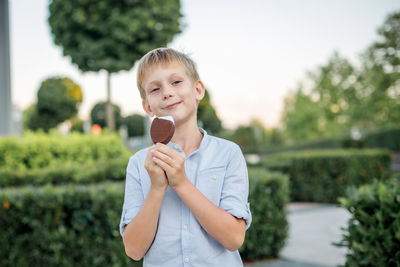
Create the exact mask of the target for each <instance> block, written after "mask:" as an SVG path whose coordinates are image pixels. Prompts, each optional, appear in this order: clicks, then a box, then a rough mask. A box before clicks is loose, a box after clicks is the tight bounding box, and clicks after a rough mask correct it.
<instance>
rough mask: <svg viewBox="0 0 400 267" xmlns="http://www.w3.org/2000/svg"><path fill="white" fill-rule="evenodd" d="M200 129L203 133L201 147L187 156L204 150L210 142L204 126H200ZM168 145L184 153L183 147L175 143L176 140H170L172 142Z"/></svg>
mask: <svg viewBox="0 0 400 267" xmlns="http://www.w3.org/2000/svg"><path fill="white" fill-rule="evenodd" d="M199 130H200V132H201V133H202V134H203V138H202V139H201V142H200V146H199V148H197V149H196V150H195V151H193V152H192V153H191V154H190V155H188V156H187V157H189V156H191V155H193V154H195V153H198V152H199V151H201V150H203V149H204V148H205V147H206V146H207V143H208V134H207V131H206V130H204V129H203V128H201V127H199ZM167 146H169V147H172V148H173V149H175V150H176V151H178V152H180V153H183V150H182V149H181V147H180V146H179V145H178V144H176V143H174V142H171V141H170V142H169V143H168V144H167Z"/></svg>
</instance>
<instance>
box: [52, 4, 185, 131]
mask: <svg viewBox="0 0 400 267" xmlns="http://www.w3.org/2000/svg"><path fill="white" fill-rule="evenodd" d="M49 10H50V16H49V18H48V21H49V24H50V28H51V32H52V35H53V40H54V43H55V44H56V45H59V46H61V47H62V49H63V54H64V56H69V57H70V58H71V61H72V63H73V64H76V65H77V67H78V68H79V69H80V70H81V71H82V72H88V71H95V72H98V71H100V70H105V71H106V72H107V126H108V127H109V128H110V131H113V130H114V128H115V127H114V126H115V125H114V122H113V116H112V114H113V112H112V105H111V85H110V83H111V74H112V73H117V72H119V71H121V70H130V69H131V68H132V66H133V65H134V64H135V62H136V61H137V60H138V59H140V58H141V57H142V56H143V55H144V54H145V53H146V52H148V51H149V50H152V49H154V48H157V47H160V46H166V45H167V44H168V43H169V42H171V41H172V39H173V37H174V35H176V34H178V33H180V32H181V27H180V19H181V17H182V14H181V12H180V2H179V0H164V1H152V0H142V1H139V0H120V1H111V0H102V1H96V0H70V1H63V0H53V1H51V3H50V6H49Z"/></svg>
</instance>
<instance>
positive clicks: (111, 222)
mask: <svg viewBox="0 0 400 267" xmlns="http://www.w3.org/2000/svg"><path fill="white" fill-rule="evenodd" d="M123 190H124V185H123V183H103V184H98V185H90V186H77V185H68V186H63V187H53V186H43V187H30V186H29V187H20V188H7V189H2V190H1V191H0V202H1V207H0V236H1V238H0V247H1V249H0V262H1V263H2V265H3V266H128V265H129V266H141V264H140V263H135V262H134V261H133V260H131V259H130V258H129V257H127V256H126V255H125V250H124V248H123V243H122V239H121V237H120V234H119V229H118V224H119V220H120V216H121V210H122V203H123Z"/></svg>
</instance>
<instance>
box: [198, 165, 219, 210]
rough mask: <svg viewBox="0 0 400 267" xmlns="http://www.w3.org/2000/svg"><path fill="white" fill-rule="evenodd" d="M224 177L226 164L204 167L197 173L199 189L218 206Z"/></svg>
mask: <svg viewBox="0 0 400 267" xmlns="http://www.w3.org/2000/svg"><path fill="white" fill-rule="evenodd" d="M224 178H225V166H221V167H211V168H207V169H203V170H201V171H199V173H198V175H197V180H196V187H197V189H198V190H199V191H200V192H201V193H202V194H203V195H205V196H206V197H207V198H208V200H210V201H211V202H212V203H214V204H215V205H216V206H218V207H219V204H220V200H221V191H222V185H223V183H224Z"/></svg>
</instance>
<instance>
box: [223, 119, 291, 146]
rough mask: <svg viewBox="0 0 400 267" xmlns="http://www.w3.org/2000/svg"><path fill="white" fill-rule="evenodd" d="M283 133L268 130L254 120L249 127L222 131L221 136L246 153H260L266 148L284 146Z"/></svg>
mask: <svg viewBox="0 0 400 267" xmlns="http://www.w3.org/2000/svg"><path fill="white" fill-rule="evenodd" d="M282 135H283V133H282V131H281V130H279V129H277V128H272V129H266V128H265V127H264V125H263V123H262V122H261V121H260V120H258V119H252V120H251V121H250V123H249V124H247V125H240V126H238V127H237V128H236V129H235V130H233V131H229V130H224V131H221V132H220V134H219V136H220V137H222V138H225V139H228V140H231V141H233V142H235V143H236V144H238V145H239V146H240V148H241V149H242V150H243V151H244V152H246V153H259V152H262V151H263V150H264V149H265V148H266V147H267V148H268V149H270V148H271V147H272V146H277V145H281V144H283V142H284V140H283V136H282Z"/></svg>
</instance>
